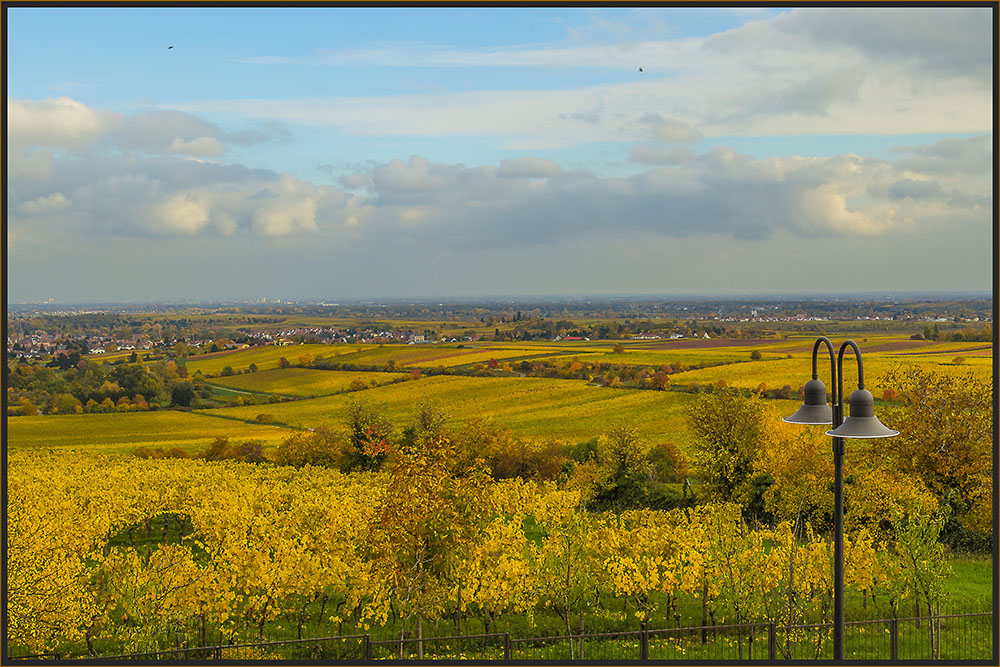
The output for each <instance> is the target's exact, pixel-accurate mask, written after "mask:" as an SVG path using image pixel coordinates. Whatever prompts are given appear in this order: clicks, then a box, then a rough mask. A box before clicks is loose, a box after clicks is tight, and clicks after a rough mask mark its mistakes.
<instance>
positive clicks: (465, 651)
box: [8, 611, 994, 664]
mask: <svg viewBox="0 0 1000 667" xmlns="http://www.w3.org/2000/svg"><path fill="white" fill-rule="evenodd" d="M832 633H833V624H831V623H820V624H811V625H775V624H774V623H744V624H731V625H713V626H693V627H684V628H647V627H646V625H645V624H643V625H642V626H641V627H640V628H639V629H638V630H627V631H621V632H600V633H582V634H565V635H552V636H539V637H512V636H511V635H510V633H509V632H504V633H492V634H479V635H450V636H430V637H423V638H415V637H411V636H408V635H400V636H399V637H397V638H392V639H373V638H372V636H371V635H370V634H364V635H345V636H336V637H319V638H312V639H293V640H286V641H263V642H252V643H244V644H218V645H214V646H205V647H196V648H175V649H167V650H160V651H151V652H147V653H128V654H120V655H103V656H88V657H84V658H73V661H74V662H76V661H81V662H85V661H98V662H101V663H106V662H144V663H146V662H158V661H168V662H184V661H194V662H211V661H240V660H246V661H260V660H307V661H331V662H336V661H350V662H374V661H380V660H389V661H409V660H447V661H461V660H477V661H478V660H493V661H504V662H509V661H524V660H530V661H548V660H552V661H559V662H564V661H567V660H588V661H595V660H597V661H615V662H620V661H636V662H645V661H672V660H710V661H713V660H714V661H719V660H722V661H742V660H747V661H753V660H760V661H769V662H774V661H780V660H829V659H832V657H833V647H832ZM844 642H845V649H846V650H845V657H846V658H847V659H852V660H862V659H863V660H988V659H992V657H993V642H994V637H993V613H992V612H991V611H987V612H978V613H967V614H944V615H936V616H921V617H912V618H895V619H878V620H865V621H848V622H847V623H846V624H845V634H844ZM8 660H9V661H18V662H20V663H22V664H32V663H46V662H51V661H60V662H62V661H64V660H63V659H62V656H61V654H59V653H40V654H34V655H23V656H9V657H8Z"/></svg>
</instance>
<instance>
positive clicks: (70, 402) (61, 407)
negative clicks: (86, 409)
mask: <svg viewBox="0 0 1000 667" xmlns="http://www.w3.org/2000/svg"><path fill="white" fill-rule="evenodd" d="M56 412H58V413H59V414H61V415H76V414H81V413H82V412H83V404H82V403H80V401H79V399H77V398H76V396H73V395H72V394H60V395H59V398H58V399H57V400H56Z"/></svg>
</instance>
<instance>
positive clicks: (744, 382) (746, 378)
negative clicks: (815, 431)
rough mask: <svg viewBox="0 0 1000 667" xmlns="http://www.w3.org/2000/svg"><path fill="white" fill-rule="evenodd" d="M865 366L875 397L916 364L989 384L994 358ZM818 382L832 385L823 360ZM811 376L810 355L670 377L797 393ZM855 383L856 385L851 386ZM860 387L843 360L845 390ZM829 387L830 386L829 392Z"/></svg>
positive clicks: (890, 360) (905, 359)
mask: <svg viewBox="0 0 1000 667" xmlns="http://www.w3.org/2000/svg"><path fill="white" fill-rule="evenodd" d="M862 355H863V357H862V358H863V363H864V370H865V385H866V386H867V387H868V388H869V389H870V390H871V391H872V392H873V393H875V394H876V395H881V394H880V392H879V391H878V387H879V382H880V378H881V377H882V376H883V375H884V374H885V373H886V372H888V371H889V370H891V369H893V368H897V367H900V366H904V367H905V366H907V365H915V366H918V367H920V368H922V369H924V370H927V371H933V372H935V373H941V374H946V375H964V374H967V373H972V374H973V375H975V376H976V378H978V379H980V380H983V381H986V380H989V379H990V378H991V377H992V376H993V359H992V357H972V356H969V357H966V359H965V362H964V363H962V364H961V365H956V364H954V363H952V356H951V355H950V354H948V355H933V354H922V355H900V354H891V355H889V354H877V353H873V354H870V355H868V354H864V352H863V351H862ZM817 370H818V374H819V379H821V380H823V381H824V382H825V383H826V384H827V385H829V384H830V361H829V357H828V356H827V357H826V358H825V359H824V358H823V357H820V360H819V363H818V367H817ZM811 377H812V365H811V360H810V358H809V357H807V356H799V357H793V358H791V359H781V358H778V359H771V360H767V359H764V360H761V361H746V362H744V363H739V364H731V365H726V366H715V367H711V368H701V369H697V370H691V371H684V372H683V373H675V374H674V375H671V376H670V381H671V382H672V383H674V384H681V385H689V384H692V383H695V382H697V383H699V384H703V385H704V384H715V383H716V382H718V381H719V380H723V381H724V382H725V383H726V384H727V385H730V386H734V387H743V388H745V389H753V388H755V387H757V386H758V385H760V383H762V382H763V383H765V384H766V385H767V387H768V388H769V389H780V388H781V387H783V386H785V385H789V386H790V387H792V389H795V390H798V389H801V388H802V385H803V384H805V383H806V381H808V380H809V379H810V378H811ZM852 383H853V384H852ZM855 387H857V364H856V363H855V361H854V358H853V356H849V355H845V357H844V391H845V392H849V391H850V390H851V389H853V388H855ZM829 389H830V387H829V386H827V390H829Z"/></svg>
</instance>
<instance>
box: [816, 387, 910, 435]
mask: <svg viewBox="0 0 1000 667" xmlns="http://www.w3.org/2000/svg"><path fill="white" fill-rule="evenodd" d="M850 403H851V414H850V416H849V417H847V418H846V419H844V423H843V424H841V425H840V426H838V427H837V428H835V429H832V430H830V431H827V432H826V434H827V435H832V436H833V437H835V438H891V437H893V436H897V435H899V431H894V430H892V429H891V428H887V427H886V426H885V425H884V424H883V423H882V422H880V421H879V420H878V417H876V416H875V398H874V397H873V396H872V393H871V392H870V391H868V390H867V389H858V390H857V391H855V392H854V393H853V394H851V399H850Z"/></svg>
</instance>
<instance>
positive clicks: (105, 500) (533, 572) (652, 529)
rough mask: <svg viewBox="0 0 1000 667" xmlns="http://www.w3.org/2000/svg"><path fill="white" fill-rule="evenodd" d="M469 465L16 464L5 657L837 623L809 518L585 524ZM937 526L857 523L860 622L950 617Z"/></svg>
mask: <svg viewBox="0 0 1000 667" xmlns="http://www.w3.org/2000/svg"><path fill="white" fill-rule="evenodd" d="M449 452H450V454H451V456H450V457H449ZM454 459H455V457H454V450H453V449H451V445H450V443H449V442H448V441H447V439H444V438H431V439H429V440H428V441H426V442H425V443H424V444H423V445H422V446H418V447H415V448H414V449H412V450H410V451H408V452H407V453H406V454H405V455H401V457H400V459H399V461H398V463H397V465H395V466H393V468H392V469H391V470H390V471H388V472H384V473H378V474H374V473H352V474H349V475H343V474H340V473H337V472H335V471H331V470H328V469H322V468H314V467H306V468H302V469H294V468H286V467H275V466H266V467H262V466H254V465H251V464H243V463H230V462H216V463H211V462H197V461H171V460H164V461H150V460H139V459H134V458H128V457H118V456H92V455H80V454H71V453H65V452H64V453H61V454H60V455H58V456H57V455H46V454H32V453H27V452H12V453H11V455H10V458H9V470H10V473H11V477H10V480H11V482H10V487H9V493H10V496H9V504H8V521H9V526H10V531H11V535H13V536H16V539H14V540H13V541H12V542H11V543H10V546H9V550H8V558H9V570H8V573H9V574H8V576H9V585H10V591H11V595H10V597H9V605H10V606H9V634H8V637H9V642H10V644H9V645H10V646H11V647H14V648H16V649H17V651H15V653H17V652H19V653H29V652H30V653H42V652H45V651H53V650H56V651H59V652H60V653H61V655H63V656H66V657H73V656H84V655H88V654H92V655H95V654H96V655H112V654H116V653H123V652H129V653H135V652H142V651H156V650H165V649H172V648H182V647H196V646H206V645H209V644H213V643H233V644H240V643H246V642H252V641H259V640H262V639H264V638H268V639H272V640H273V639H275V638H284V639H294V638H296V637H298V638H302V637H310V636H327V635H326V634H325V633H332V634H342V635H351V634H357V633H369V634H371V635H372V636H375V637H381V638H382V639H383V640H386V641H387V640H391V639H393V638H394V637H398V638H400V639H402V638H403V637H405V638H407V639H408V640H411V639H414V638H415V639H418V640H419V638H420V637H423V636H424V631H425V629H426V634H427V637H428V642H427V647H428V648H427V650H428V655H430V654H431V648H430V647H431V646H436V645H437V643H432V642H430V637H431V636H434V635H441V634H447V632H444V633H443V632H442V629H443V628H442V627H441V626H445V627H446V628H448V629H449V630H450V631H451V632H452V634H458V635H460V634H463V633H464V634H475V633H477V632H484V633H489V632H511V631H512V630H513V631H515V632H517V633H518V635H517V636H536V635H538V634H539V632H540V630H545V631H546V632H548V633H551V634H566V635H572V634H583V633H585V632H588V631H590V632H594V631H609V632H610V631H615V630H618V631H621V630H637V629H638V627H639V625H640V624H641V623H647V624H650V625H656V626H657V627H671V626H672V627H679V626H680V625H697V624H699V623H702V622H703V621H702V619H707V618H711V622H712V625H718V626H723V625H725V624H727V623H734V624H735V623H765V624H766V623H777V624H796V623H822V622H828V621H829V613H830V600H831V595H832V592H831V581H830V576H831V574H830V558H831V550H832V545H831V544H830V543H829V542H828V541H827V540H825V539H824V538H822V537H821V536H820V535H818V534H817V533H815V532H813V530H812V528H811V527H810V526H809V525H808V524H805V525H801V524H800V525H796V524H793V523H791V522H782V523H779V524H778V525H777V526H776V527H775V528H773V529H759V528H758V529H755V530H752V529H751V528H750V527H749V526H747V525H746V524H745V523H744V522H743V520H742V519H741V518H740V511H739V507H738V506H735V505H724V504H723V505H712V504H709V505H702V506H699V507H697V508H694V509H690V510H672V511H669V512H660V511H650V510H634V511H626V512H623V513H621V514H612V513H581V512H580V511H579V508H580V507H581V504H582V503H583V502H585V496H584V494H583V493H582V492H581V491H579V490H573V489H560V488H557V486H556V485H554V484H551V483H532V482H525V481H523V480H509V481H502V482H491V481H489V480H488V478H486V477H484V476H483V473H482V471H481V470H479V469H477V468H476V467H475V466H474V465H472V466H471V467H468V468H466V469H463V470H459V469H456V468H455V467H454V464H452V463H449V462H448V461H451V460H454ZM939 530H940V519H939V518H935V517H934V516H932V515H926V516H925V517H924V518H921V519H917V518H916V517H915V518H914V520H913V521H910V522H909V523H907V524H906V525H905V526H903V525H899V526H898V527H897V528H895V529H893V530H892V531H890V532H889V533H886V534H878V533H877V532H872V531H870V530H869V529H867V528H864V527H859V528H856V529H855V530H853V531H852V532H851V533H850V534H849V535H848V539H847V552H846V554H847V555H846V563H847V569H846V577H847V585H848V587H849V591H850V596H849V614H850V616H851V618H853V619H860V618H883V617H887V616H885V615H887V614H891V615H892V616H896V615H900V612H908V611H912V610H916V611H923V612H924V613H925V614H926V613H927V612H928V611H931V612H933V611H934V608H933V607H932V608H930V609H928V607H927V605H928V604H931V605H933V604H934V601H935V600H936V599H938V597H939V595H940V593H941V592H942V590H941V587H942V586H943V585H944V579H945V575H946V574H947V573H946V571H945V570H946V566H944V561H942V560H941V556H942V551H941V550H942V547H941V545H940V544H939V543H938V542H937V541H936V537H937V532H938V531H939ZM883 542H885V543H883ZM889 542H891V544H892V546H893V548H892V549H891V550H890V549H887V548H885V546H886V543H889ZM928 585H930V586H931V587H932V588H930V589H928V588H927V586H928ZM904 615H905V614H904ZM431 628H436V630H432V629H431ZM455 631H457V632H455ZM532 632H534V633H535V634H534V635H532V634H530V633H532ZM935 632H937V630H935V629H934V626H933V625H932V626H931V627H929V628H927V629H925V630H924V631H923V633H924V634H925V635H926V637H927V641H929V642H934V641H940V639H939V638H935V636H934V633H935ZM400 633H402V634H400ZM542 634H544V633H542ZM800 639H802V641H807V638H806V637H802V638H800ZM814 640H815V633H813V641H814ZM797 641H798V639H796V638H794V637H788V638H787V641H786V642H785V643H784V644H783V646H784V649H783V650H787V651H791V650H792V645H793V644H795V643H796V642H797ZM807 643H808V641H807ZM572 644H573V640H572V639H571V640H570V647H569V651H570V656H574V657H579V654H580V653H581V652H582V650H583V647H582V646H576V647H575V648H573V646H572ZM409 645H411V646H412V648H413V649H414V650H418V651H423V649H424V646H423V644H422V643H420V644H418V645H413V644H412V642H409ZM810 645H812V644H810ZM452 650H454V649H452ZM527 655H535V656H537V655H539V654H537V653H529V654H527Z"/></svg>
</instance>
